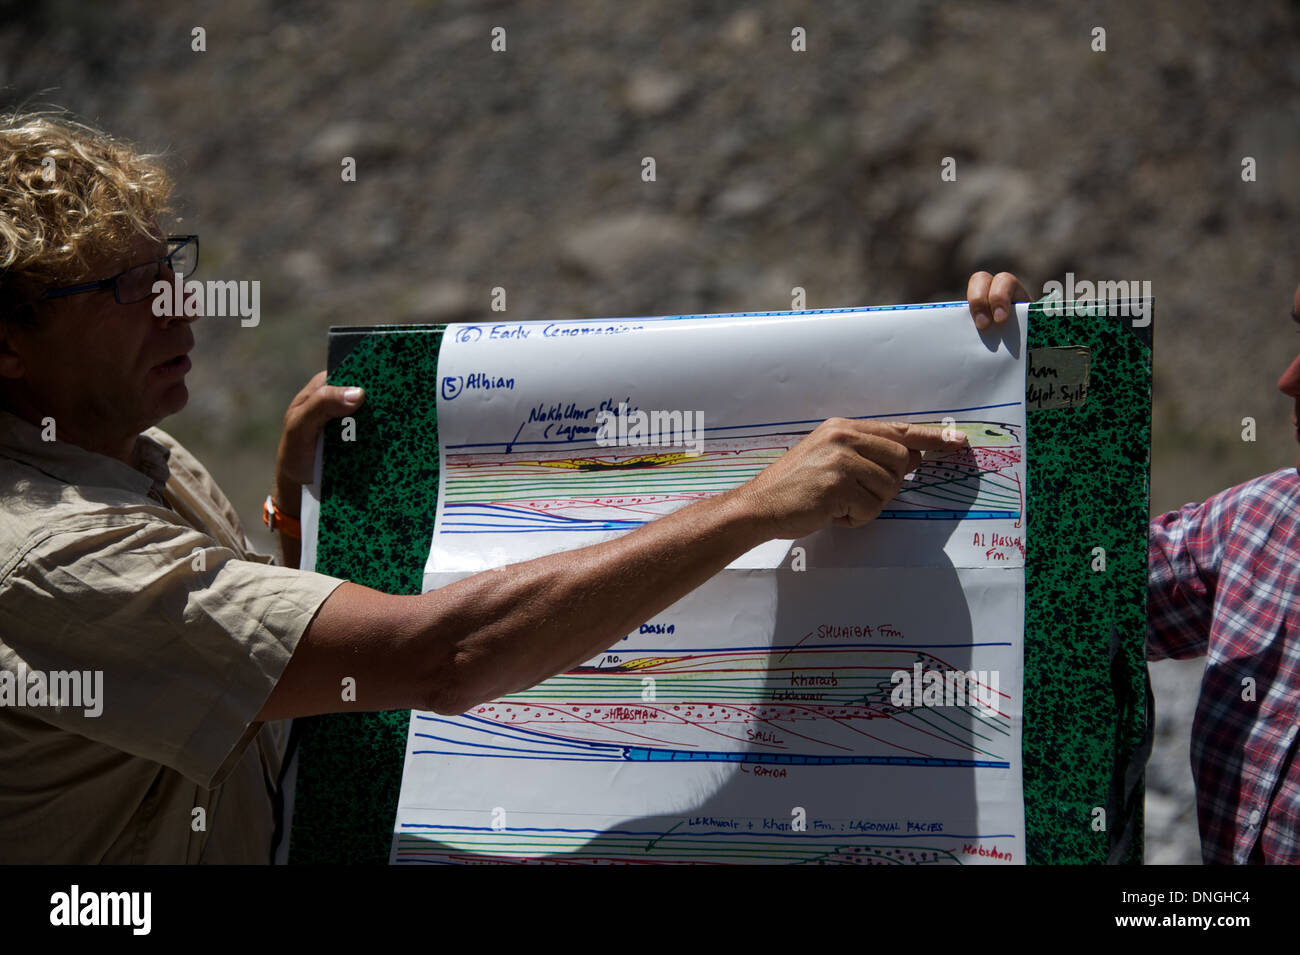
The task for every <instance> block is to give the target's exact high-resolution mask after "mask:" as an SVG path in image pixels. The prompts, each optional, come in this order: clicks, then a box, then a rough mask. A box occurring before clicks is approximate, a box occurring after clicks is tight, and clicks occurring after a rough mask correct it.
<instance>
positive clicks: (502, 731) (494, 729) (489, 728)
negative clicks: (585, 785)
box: [415, 713, 623, 752]
mask: <svg viewBox="0 0 1300 955" xmlns="http://www.w3.org/2000/svg"><path fill="white" fill-rule="evenodd" d="M416 719H418V720H425V721H427V722H430V723H446V724H447V725H448V726H455V727H459V728H461V729H467V730H473V731H474V732H476V733H487V734H489V735H491V736H502V737H505V738H506V739H513V740H516V741H518V742H521V743H531V742H533V741H534V740H541V741H542V742H545V743H549V744H550V745H552V746H570V747H573V748H574V749H590V748H591V747H597V748H601V747H603V748H605V749H609V750H614V751H620V752H621V751H622V749H623V747H622V746H621V745H619V744H618V743H582V742H575V741H573V740H571V739H561V738H559V737H556V736H552V735H550V734H548V733H543V732H541V731H540V730H530V729H525V728H523V727H521V726H504V725H502V724H500V723H494V722H492V721H491V720H486V719H483V718H482V717H481V716H470V715H468V714H466V715H464V716H459V717H456V718H454V719H445V718H442V717H437V716H425V715H423V714H419V713H417V714H416ZM457 720H473V721H474V722H476V723H482V724H484V725H483V726H466V725H465V724H464V723H463V722H457ZM515 733H517V734H519V735H518V736H515V735H511V734H515ZM415 735H416V736H424V735H426V734H423V733H416V734H415ZM438 738H439V737H436V736H430V737H429V739H438ZM447 742H455V741H454V740H447Z"/></svg>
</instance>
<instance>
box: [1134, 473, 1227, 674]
mask: <svg viewBox="0 0 1300 955" xmlns="http://www.w3.org/2000/svg"><path fill="white" fill-rule="evenodd" d="M1231 500H1232V498H1231V497H1230V495H1229V492H1226V491H1225V492H1222V493H1220V494H1216V495H1215V496H1214V497H1212V498H1210V499H1209V500H1207V501H1205V502H1203V503H1200V504H1185V505H1183V507H1182V508H1181V509H1179V510H1177V511H1169V512H1168V513H1166V514H1162V515H1160V516H1159V517H1157V518H1156V519H1155V520H1153V521H1152V522H1151V527H1150V537H1149V540H1148V553H1147V565H1148V570H1147V573H1148V581H1147V659H1148V660H1164V659H1169V658H1172V659H1176V660H1182V659H1186V658H1189V657H1195V656H1199V655H1201V654H1204V653H1205V652H1206V648H1207V646H1208V645H1209V639H1210V627H1211V624H1212V622H1213V618H1214V593H1215V587H1216V586H1217V584H1218V578H1219V566H1220V564H1221V562H1222V560H1223V544H1224V540H1225V539H1226V537H1227V536H1228V534H1227V531H1228V529H1229V525H1230V522H1231V513H1230V512H1231V508H1230V506H1229V505H1230V501H1231Z"/></svg>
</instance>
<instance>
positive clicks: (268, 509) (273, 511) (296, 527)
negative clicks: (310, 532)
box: [262, 494, 302, 541]
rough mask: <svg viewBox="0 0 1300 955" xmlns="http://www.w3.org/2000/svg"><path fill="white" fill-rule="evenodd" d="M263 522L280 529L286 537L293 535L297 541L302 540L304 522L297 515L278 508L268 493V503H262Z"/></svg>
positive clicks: (273, 528) (277, 529) (275, 529)
mask: <svg viewBox="0 0 1300 955" xmlns="http://www.w3.org/2000/svg"><path fill="white" fill-rule="evenodd" d="M262 523H263V524H265V525H266V526H267V527H269V528H271V530H273V531H279V532H280V533H281V534H283V535H284V536H285V537H292V538H293V539H294V540H296V541H299V540H302V524H301V523H299V521H298V519H297V518H296V517H290V516H289V515H288V514H285V513H284V512H283V511H281V510H280V509H279V508H277V507H276V506H275V501H273V500H271V495H269V494H268V495H266V503H265V504H263V505H262Z"/></svg>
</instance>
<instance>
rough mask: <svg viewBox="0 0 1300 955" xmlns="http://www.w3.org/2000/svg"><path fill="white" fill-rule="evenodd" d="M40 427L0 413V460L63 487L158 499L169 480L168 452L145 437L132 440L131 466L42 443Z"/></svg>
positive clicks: (70, 447)
mask: <svg viewBox="0 0 1300 955" xmlns="http://www.w3.org/2000/svg"><path fill="white" fill-rule="evenodd" d="M41 431H42V429H41V428H38V427H36V425H34V424H31V423H30V422H27V421H24V420H23V419H22V418H19V417H18V416H17V415H13V414H10V413H9V412H7V411H0V457H7V458H12V459H14V460H15V461H21V462H23V463H24V464H28V465H30V466H31V467H34V468H36V469H37V470H38V471H41V472H43V473H45V474H48V475H50V476H51V477H53V478H56V479H58V480H60V481H63V482H64V483H65V484H99V485H107V486H110V487H116V488H121V489H122V490H124V491H130V492H131V493H134V494H140V495H143V496H148V497H158V498H160V497H161V494H162V489H163V487H165V486H166V484H167V479H168V478H169V477H171V469H170V468H169V467H168V464H167V460H168V458H170V457H171V451H170V450H169V449H168V448H166V447H164V446H163V445H162V444H161V443H159V442H158V441H156V440H154V439H153V438H151V437H150V436H149V435H147V434H141V435H139V436H138V437H137V438H136V442H135V450H134V452H133V453H132V460H131V464H130V465H127V464H123V463H122V462H121V461H119V460H117V459H116V458H110V457H109V456H108V455H106V454H99V453H98V452H95V451H87V450H86V449H85V448H82V447H78V446H77V445H75V444H69V443H68V442H66V441H44V440H42V439H41Z"/></svg>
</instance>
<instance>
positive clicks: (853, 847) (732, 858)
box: [395, 821, 962, 865]
mask: <svg viewBox="0 0 1300 955" xmlns="http://www.w3.org/2000/svg"><path fill="white" fill-rule="evenodd" d="M679 825H680V824H679ZM760 825H762V823H761V821H760ZM924 841H925V840H922V842H924ZM395 860H396V861H397V862H399V863H407V864H412V863H414V864H421V863H422V864H427V865H490V864H501V863H513V864H517V865H529V864H533V865H537V864H542V863H545V864H548V865H554V864H560V865H601V864H606V865H608V864H616V865H617V864H621V865H692V864H694V865H726V864H753V865H759V864H766V865H961V864H962V859H961V857H960V855H959V854H958V853H957V852H954V851H953V850H952V849H950V848H945V847H942V846H935V845H926V844H913V843H902V842H900V843H898V844H891V843H889V842H887V841H884V840H882V839H881V838H880V837H879V836H859V837H854V836H852V835H849V834H846V833H827V834H817V833H811V832H794V833H791V832H786V833H782V832H770V831H769V832H765V831H755V832H733V831H727V830H724V831H721V832H700V831H696V830H693V829H678V828H676V827H674V828H673V829H670V830H668V831H654V830H641V829H637V830H628V829H608V830H600V829H544V828H526V829H525V828H521V829H499V830H496V829H491V828H488V827H482V828H477V827H456V826H443V825H421V824H418V823H404V824H403V825H402V829H401V831H400V832H399V833H398V835H397V844H396V852H395Z"/></svg>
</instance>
